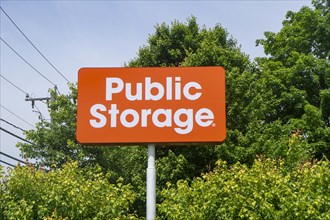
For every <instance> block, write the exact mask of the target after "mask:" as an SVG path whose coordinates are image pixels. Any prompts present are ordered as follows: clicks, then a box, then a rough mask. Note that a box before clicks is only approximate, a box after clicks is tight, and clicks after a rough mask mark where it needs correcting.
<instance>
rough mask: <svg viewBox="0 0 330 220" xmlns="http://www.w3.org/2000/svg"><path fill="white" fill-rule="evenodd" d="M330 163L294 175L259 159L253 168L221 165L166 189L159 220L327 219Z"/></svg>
mask: <svg viewBox="0 0 330 220" xmlns="http://www.w3.org/2000/svg"><path fill="white" fill-rule="evenodd" d="M329 184H330V164H329V161H321V162H313V163H310V162H307V163H304V164H301V166H298V167H296V168H295V169H293V170H292V171H290V172H286V171H285V167H284V162H283V161H281V160H279V161H275V160H271V159H265V158H258V159H257V160H256V161H255V162H254V163H253V166H252V167H251V168H249V167H247V166H246V165H243V164H240V163H237V164H235V165H233V166H228V164H227V163H226V162H225V161H218V162H217V167H216V168H215V169H214V171H213V172H210V173H208V174H205V175H203V176H202V177H199V178H195V179H194V180H193V181H192V182H191V183H188V182H187V181H184V180H181V181H179V182H178V183H177V184H175V185H172V184H168V186H167V188H166V189H164V190H163V191H162V192H161V193H162V195H163V196H164V202H163V203H161V204H159V205H158V210H159V219H272V220H273V219H329V218H330V211H329V210H330V193H329V188H328V187H329Z"/></svg>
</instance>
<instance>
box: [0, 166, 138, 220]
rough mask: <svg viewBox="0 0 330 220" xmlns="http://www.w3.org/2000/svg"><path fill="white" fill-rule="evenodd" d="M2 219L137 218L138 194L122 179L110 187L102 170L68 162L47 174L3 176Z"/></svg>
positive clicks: (21, 171) (31, 171)
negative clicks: (135, 205)
mask: <svg viewBox="0 0 330 220" xmlns="http://www.w3.org/2000/svg"><path fill="white" fill-rule="evenodd" d="M0 178H1V183H0V187H1V188H0V194H1V200H0V218H1V219H4V220H6V219H137V217H136V215H135V214H134V213H132V212H131V211H130V206H131V205H132V203H133V202H134V200H135V198H136V195H135V193H134V192H133V191H132V187H131V186H130V185H125V184H123V183H122V180H120V179H119V180H118V181H117V182H116V183H115V184H111V183H110V182H109V180H108V178H109V174H103V173H102V172H101V168H100V167H86V168H84V169H81V168H79V167H78V164H77V163H66V164H65V165H63V169H52V170H50V171H49V172H45V171H44V170H42V169H39V170H36V169H35V168H34V167H29V166H25V167H21V166H18V167H16V168H15V169H10V170H9V173H8V174H6V175H4V174H3V173H1V175H0Z"/></svg>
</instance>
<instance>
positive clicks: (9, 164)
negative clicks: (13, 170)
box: [0, 159, 16, 167]
mask: <svg viewBox="0 0 330 220" xmlns="http://www.w3.org/2000/svg"><path fill="white" fill-rule="evenodd" d="M0 163H4V164H6V165H8V166H11V167H16V166H15V165H13V164H11V163H8V162H6V161H3V160H1V159H0Z"/></svg>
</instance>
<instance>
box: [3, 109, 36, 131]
mask: <svg viewBox="0 0 330 220" xmlns="http://www.w3.org/2000/svg"><path fill="white" fill-rule="evenodd" d="M0 106H1V107H2V108H4V109H5V110H7V111H8V112H9V113H11V114H12V115H14V116H16V117H17V118H19V119H20V120H22V121H24V122H25V123H26V124H28V125H30V126H31V127H33V128H35V127H34V126H33V125H32V124H30V123H29V122H27V121H25V120H24V119H23V118H21V117H19V116H18V115H17V114H15V113H14V112H12V111H10V110H9V109H8V108H6V107H5V106H3V105H1V104H0Z"/></svg>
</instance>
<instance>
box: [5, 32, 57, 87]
mask: <svg viewBox="0 0 330 220" xmlns="http://www.w3.org/2000/svg"><path fill="white" fill-rule="evenodd" d="M0 40H1V41H2V42H3V43H4V44H5V45H6V46H7V47H9V49H11V50H12V51H13V52H14V53H15V54H16V55H17V56H18V57H19V58H21V59H22V60H23V61H24V62H25V63H26V64H27V65H29V66H30V67H31V68H32V69H33V70H34V71H36V72H37V73H38V74H39V75H40V76H41V77H43V78H44V79H45V80H47V81H48V82H49V83H51V84H52V85H53V86H56V84H55V83H53V82H52V81H51V80H50V79H48V78H47V77H46V76H45V75H43V74H42V73H41V72H40V71H39V70H37V69H36V68H35V67H34V66H33V65H32V64H30V63H29V62H28V61H27V60H26V59H24V58H23V57H22V56H21V55H20V54H19V53H18V52H17V51H16V50H15V49H14V48H13V47H11V46H10V45H9V44H8V43H7V42H6V41H5V40H4V39H3V38H2V37H0Z"/></svg>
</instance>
